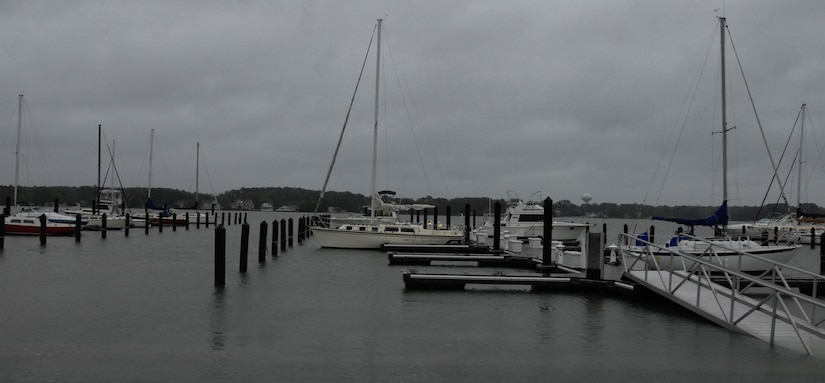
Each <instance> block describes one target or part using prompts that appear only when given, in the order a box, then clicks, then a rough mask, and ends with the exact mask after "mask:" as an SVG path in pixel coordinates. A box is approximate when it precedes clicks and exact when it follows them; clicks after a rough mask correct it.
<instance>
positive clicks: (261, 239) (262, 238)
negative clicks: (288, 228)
mask: <svg viewBox="0 0 825 383" xmlns="http://www.w3.org/2000/svg"><path fill="white" fill-rule="evenodd" d="M268 226H269V225H268V224H267V223H266V221H261V231H260V234H259V236H258V263H266V234H267V232H268V230H267V229H268V228H269V227H268Z"/></svg>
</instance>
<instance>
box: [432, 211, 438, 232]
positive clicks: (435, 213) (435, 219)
mask: <svg viewBox="0 0 825 383" xmlns="http://www.w3.org/2000/svg"><path fill="white" fill-rule="evenodd" d="M432 229H433V230H438V206H436V207H434V208H433V228H432Z"/></svg>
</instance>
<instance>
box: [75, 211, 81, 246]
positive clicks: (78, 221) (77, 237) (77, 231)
mask: <svg viewBox="0 0 825 383" xmlns="http://www.w3.org/2000/svg"><path fill="white" fill-rule="evenodd" d="M81 228H83V221H82V219H81V217H80V214H79V213H78V214H75V215H74V241H75V242H80V229H81Z"/></svg>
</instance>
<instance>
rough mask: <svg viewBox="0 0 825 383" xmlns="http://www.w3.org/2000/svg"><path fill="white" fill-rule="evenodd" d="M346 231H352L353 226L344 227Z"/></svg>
mask: <svg viewBox="0 0 825 383" xmlns="http://www.w3.org/2000/svg"><path fill="white" fill-rule="evenodd" d="M344 230H352V226H349V225H347V226H344Z"/></svg>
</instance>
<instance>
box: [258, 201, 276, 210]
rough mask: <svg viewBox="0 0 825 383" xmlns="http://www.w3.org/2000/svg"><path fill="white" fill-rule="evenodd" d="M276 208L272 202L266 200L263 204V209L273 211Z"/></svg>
mask: <svg viewBox="0 0 825 383" xmlns="http://www.w3.org/2000/svg"><path fill="white" fill-rule="evenodd" d="M273 210H274V208H273V206H272V204H271V203H269V202H264V203H262V204H261V211H273Z"/></svg>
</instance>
